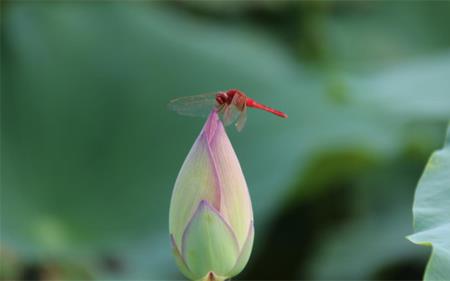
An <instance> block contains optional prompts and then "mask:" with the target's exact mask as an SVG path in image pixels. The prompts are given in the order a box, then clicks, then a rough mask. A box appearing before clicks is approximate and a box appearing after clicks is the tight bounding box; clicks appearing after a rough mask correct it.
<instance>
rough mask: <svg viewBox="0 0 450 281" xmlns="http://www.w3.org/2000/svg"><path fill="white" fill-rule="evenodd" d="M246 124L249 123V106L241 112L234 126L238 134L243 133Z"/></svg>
mask: <svg viewBox="0 0 450 281" xmlns="http://www.w3.org/2000/svg"><path fill="white" fill-rule="evenodd" d="M245 122H247V106H246V105H244V109H243V110H242V111H241V114H240V115H239V118H238V120H237V122H236V124H234V125H235V126H236V130H237V131H238V132H240V131H242V129H244V126H245Z"/></svg>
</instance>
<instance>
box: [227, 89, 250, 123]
mask: <svg viewBox="0 0 450 281" xmlns="http://www.w3.org/2000/svg"><path fill="white" fill-rule="evenodd" d="M242 101H244V103H243V104H242ZM243 105H245V97H244V100H243V99H242V96H240V95H234V97H233V100H232V101H231V103H230V105H226V106H225V108H224V110H223V123H224V124H225V126H228V125H230V124H232V123H233V122H234V121H236V120H237V119H238V118H239V116H240V115H241V113H242V110H243V108H244V106H243Z"/></svg>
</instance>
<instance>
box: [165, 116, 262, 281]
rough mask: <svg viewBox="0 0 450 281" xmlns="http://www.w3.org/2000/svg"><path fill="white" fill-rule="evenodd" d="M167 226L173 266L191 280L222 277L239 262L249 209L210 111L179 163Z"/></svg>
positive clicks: (246, 242) (245, 255)
mask: <svg viewBox="0 0 450 281" xmlns="http://www.w3.org/2000/svg"><path fill="white" fill-rule="evenodd" d="M169 230H170V236H171V241H172V247H173V251H174V255H175V259H176V262H177V265H178V267H179V268H180V270H181V271H182V273H183V274H184V275H185V276H186V277H187V278H189V279H191V280H199V279H203V280H223V279H228V278H231V277H233V276H235V275H237V274H238V273H239V272H241V271H242V269H243V268H244V267H245V265H246V263H247V261H248V259H249V257H250V253H251V250H252V246H253V235H254V228H253V212H252V206H251V201H250V196H249V193H248V189H247V184H246V182H245V178H244V175H243V173H242V170H241V167H240V165H239V161H238V159H237V157H236V154H235V152H234V150H233V147H232V146H231V143H230V140H229V139H228V136H227V134H226V132H225V129H224V127H223V125H222V122H221V121H220V119H219V117H218V115H217V113H216V112H215V111H213V112H211V114H210V115H209V117H208V120H207V121H206V124H205V125H204V127H203V129H202V131H201V132H200V135H199V136H198V138H197V140H196V141H195V143H194V145H193V147H192V148H191V151H190V152H189V154H188V156H187V158H186V160H185V161H184V163H183V166H182V167H181V170H180V173H179V174H178V178H177V180H176V182H175V187H174V190H173V194H172V200H171V203H170V216H169Z"/></svg>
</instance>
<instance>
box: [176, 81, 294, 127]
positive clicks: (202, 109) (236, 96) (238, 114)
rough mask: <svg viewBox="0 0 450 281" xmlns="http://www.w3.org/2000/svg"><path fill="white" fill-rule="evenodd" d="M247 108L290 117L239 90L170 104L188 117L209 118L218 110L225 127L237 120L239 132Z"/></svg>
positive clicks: (193, 97)
mask: <svg viewBox="0 0 450 281" xmlns="http://www.w3.org/2000/svg"><path fill="white" fill-rule="evenodd" d="M247 107H253V108H256V109H261V110H265V111H267V112H270V113H272V114H275V115H277V116H280V117H283V118H287V117H288V116H287V115H286V113H283V112H281V111H278V110H276V109H273V108H270V107H268V106H266V105H263V104H260V103H258V102H256V101H255V100H253V99H252V98H249V97H248V96H247V95H245V94H244V93H243V92H241V91H239V90H237V89H230V90H228V91H225V92H223V91H220V92H217V93H208V94H203V95H196V96H190V97H181V98H177V99H174V100H172V101H170V102H169V108H170V109H171V110H173V111H175V112H177V113H178V114H181V115H186V116H207V115H208V114H209V113H210V112H211V110H213V109H216V110H217V112H219V113H222V115H223V122H224V123H225V125H230V124H231V123H233V122H234V121H236V120H237V121H236V123H235V126H236V129H237V130H238V131H241V130H242V129H243V128H244V125H245V121H247Z"/></svg>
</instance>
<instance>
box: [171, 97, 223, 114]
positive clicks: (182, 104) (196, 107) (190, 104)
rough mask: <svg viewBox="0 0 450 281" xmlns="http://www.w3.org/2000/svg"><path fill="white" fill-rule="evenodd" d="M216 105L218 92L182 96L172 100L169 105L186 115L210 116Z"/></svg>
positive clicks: (173, 109)
mask: <svg viewBox="0 0 450 281" xmlns="http://www.w3.org/2000/svg"><path fill="white" fill-rule="evenodd" d="M216 106H217V103H216V93H207V94H202V95H196V96H190V97H180V98H176V99H173V100H171V101H170V102H169V104H168V105H167V107H168V108H169V109H170V110H172V111H175V112H176V113H178V114H180V115H185V116H208V114H209V113H210V112H211V110H212V109H213V108H214V107H216Z"/></svg>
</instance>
